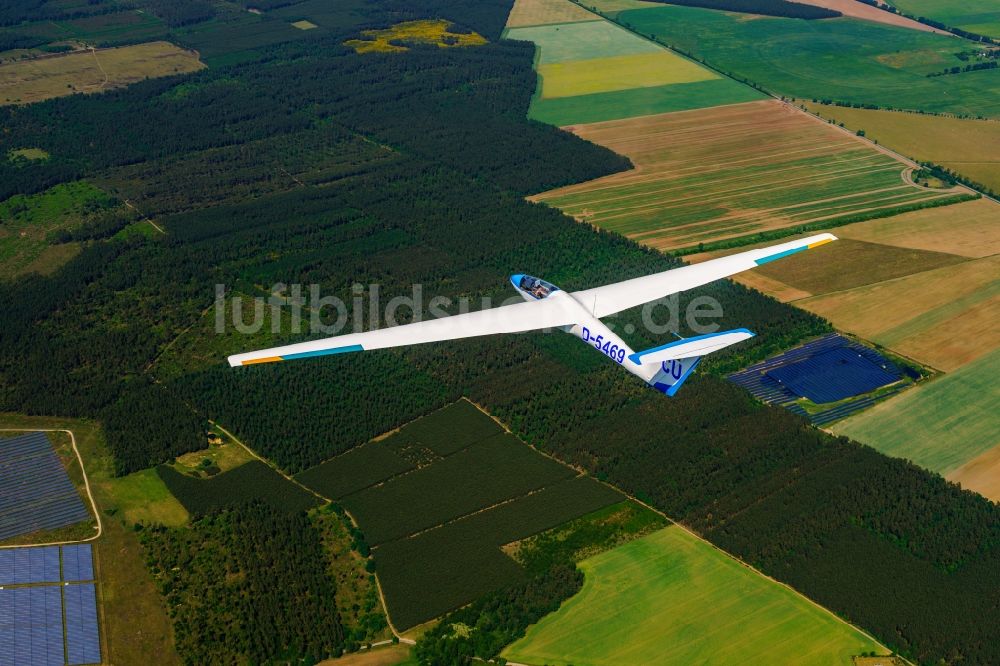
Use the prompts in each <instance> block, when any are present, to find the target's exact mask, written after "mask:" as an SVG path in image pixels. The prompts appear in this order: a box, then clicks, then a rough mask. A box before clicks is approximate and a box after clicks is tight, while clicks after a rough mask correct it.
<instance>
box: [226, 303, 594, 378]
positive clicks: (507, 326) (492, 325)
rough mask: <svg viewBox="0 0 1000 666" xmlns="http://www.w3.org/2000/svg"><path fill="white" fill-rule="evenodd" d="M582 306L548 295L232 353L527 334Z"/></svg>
mask: <svg viewBox="0 0 1000 666" xmlns="http://www.w3.org/2000/svg"><path fill="white" fill-rule="evenodd" d="M578 314H579V305H577V304H576V303H575V302H574V301H572V300H571V299H569V298H546V299H543V300H538V301H530V302H525V303H516V304H514V305H505V306H502V307H498V308H492V309H488V310H477V311H476V312H468V313H465V314H458V315H454V316H451V317H441V318H439V319H428V320H425V321H419V322H414V323H412V324H404V325H402V326H392V327H389V328H380V329H376V330H374V331H367V332H365V333H348V334H347V335H338V336H335V337H332V338H324V339H322V340H310V341H309V342H300V343H297V344H294V345H286V346H284V347H272V348H271V349H262V350H260V351H255V352H247V353H245V354H235V355H233V356H230V357H229V365H231V366H234V367H235V366H240V365H251V364H255V363H272V362H275V361H289V360H292V359H299V358H309V357H312V356H326V355H328V354H343V353H346V352H354V351H364V350H371V349H384V348H386V347H402V346H405V345H418V344H421V343H424V342H438V341H441V340H457V339H460V338H471V337H475V336H479V335H491V334H496V333H521V332H523V331H533V330H537V329H541V328H555V327H557V326H567V325H570V324H573V323H575V321H574V320H575V319H577V318H578V316H577V315H578Z"/></svg>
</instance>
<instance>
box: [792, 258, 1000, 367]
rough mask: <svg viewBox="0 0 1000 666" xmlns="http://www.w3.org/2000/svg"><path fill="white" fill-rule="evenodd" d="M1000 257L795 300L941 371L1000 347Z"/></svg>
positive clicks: (852, 330) (865, 336)
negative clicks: (998, 323)
mask: <svg viewBox="0 0 1000 666" xmlns="http://www.w3.org/2000/svg"><path fill="white" fill-rule="evenodd" d="M998 275H1000V257H997V256H994V257H987V258H985V259H974V260H971V261H966V262H963V263H959V264H955V265H952V266H945V267H942V268H937V269H934V270H930V271H925V272H922V273H916V274H913V275H909V276H906V277H903V278H899V279H895V280H889V281H887V282H881V283H878V284H871V285H866V286H863V287H857V288H854V289H849V290H846V291H840V292H833V293H829V294H824V295H821V296H814V297H812V298H806V299H803V300H800V301H796V305H799V306H800V307H803V308H805V309H806V310H809V311H811V312H815V313H816V314H818V315H820V316H823V317H826V318H827V319H829V320H830V321H832V322H834V323H835V324H836V325H837V326H838V327H839V328H842V329H843V330H846V331H850V332H851V333H855V334H857V335H860V336H862V337H864V338H866V339H868V340H872V341H873V342H876V343H878V344H881V345H884V346H886V347H889V348H890V349H893V350H895V351H897V352H899V353H901V354H903V355H905V356H909V357H911V358H914V359H916V360H918V361H920V362H922V363H926V364H928V365H930V366H932V367H935V368H938V369H940V370H946V371H951V370H956V369H958V368H959V367H961V366H963V365H965V364H966V363H969V362H970V361H973V360H975V359H977V358H979V357H980V356H983V355H984V354H986V353H988V352H990V351H992V350H994V349H996V348H997V347H1000V329H998V328H997V326H996V322H997V321H998V320H1000V278H998V277H997V276H998Z"/></svg>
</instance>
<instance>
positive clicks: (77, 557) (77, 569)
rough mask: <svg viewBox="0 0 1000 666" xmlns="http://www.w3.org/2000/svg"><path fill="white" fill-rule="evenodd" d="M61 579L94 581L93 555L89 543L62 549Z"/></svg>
mask: <svg viewBox="0 0 1000 666" xmlns="http://www.w3.org/2000/svg"><path fill="white" fill-rule="evenodd" d="M62 579H63V580H66V581H80V580H94V553H93V551H92V550H91V548H90V544H89V543H81V544H76V545H73V546H63V547H62Z"/></svg>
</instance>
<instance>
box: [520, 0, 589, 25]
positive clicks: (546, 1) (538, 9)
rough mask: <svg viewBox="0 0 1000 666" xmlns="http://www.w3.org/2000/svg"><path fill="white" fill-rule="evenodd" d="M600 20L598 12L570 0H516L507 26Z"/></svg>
mask: <svg viewBox="0 0 1000 666" xmlns="http://www.w3.org/2000/svg"><path fill="white" fill-rule="evenodd" d="M600 20H601V18H600V17H599V16H597V15H596V14H592V13H591V12H588V11H587V10H586V9H584V8H583V7H580V6H579V5H575V4H573V3H572V2H570V1H569V0H516V1H515V2H514V6H513V7H511V9H510V15H509V16H508V17H507V27H508V28H523V27H525V26H529V25H548V24H550V23H575V22H577V21H600Z"/></svg>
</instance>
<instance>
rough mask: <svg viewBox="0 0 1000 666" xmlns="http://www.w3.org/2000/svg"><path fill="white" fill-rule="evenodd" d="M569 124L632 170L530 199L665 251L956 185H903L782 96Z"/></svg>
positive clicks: (921, 197) (902, 201)
mask: <svg viewBox="0 0 1000 666" xmlns="http://www.w3.org/2000/svg"><path fill="white" fill-rule="evenodd" d="M569 129H571V130H572V131H573V132H574V133H575V134H577V135H578V136H580V137H582V138H584V139H586V140H588V141H591V142H594V143H597V144H599V145H602V146H606V147H608V148H610V149H611V150H614V151H615V152H617V153H621V154H624V155H627V156H628V157H629V158H630V159H631V160H632V162H633V163H634V164H635V165H636V168H635V169H634V170H632V171H628V172H624V173H619V174H615V175H612V176H608V177H606V178H600V179H597V180H593V181H590V182H586V183H581V184H577V185H570V186H568V187H564V188H560V189H557V190H552V191H550V192H545V193H543V194H539V195H536V196H534V197H532V200H535V201H543V202H545V203H548V204H551V205H553V206H556V207H557V208H560V209H561V210H563V211H564V212H566V213H569V214H571V215H573V216H574V217H576V218H577V219H579V220H581V221H585V222H588V223H591V224H595V225H597V226H599V227H602V228H605V229H609V230H612V231H616V232H618V233H621V234H623V235H625V236H628V237H629V238H633V239H635V240H637V241H640V242H642V243H645V244H647V245H650V246H653V247H656V248H660V249H678V248H684V247H690V246H693V245H697V244H698V243H702V242H705V243H707V242H712V241H717V240H721V239H727V238H736V237H741V236H748V235H752V234H755V233H758V232H761V231H767V230H774V229H781V228H786V227H790V226H797V225H802V224H811V223H816V222H820V221H824V220H830V221H835V220H837V219H839V218H844V217H848V216H853V215H858V214H864V213H870V212H873V211H889V210H893V209H896V208H898V207H900V206H904V205H914V204H917V203H921V202H929V201H933V200H935V199H939V198H942V197H948V196H952V194H953V193H952V192H951V191H941V190H926V189H922V188H917V187H915V186H912V185H909V184H907V183H906V182H904V180H903V178H902V172H903V169H904V168H906V167H905V165H903V164H902V163H900V162H899V161H897V160H896V159H895V158H892V157H890V156H888V155H886V154H884V153H882V152H880V151H878V150H875V149H874V148H873V147H871V146H870V145H869V144H867V143H865V142H861V141H859V140H857V139H856V138H854V137H852V136H850V135H849V134H847V133H845V132H843V131H841V130H839V129H837V128H834V127H831V126H829V125H827V124H824V123H822V122H819V121H817V120H816V119H815V118H812V117H810V116H808V115H806V114H803V113H800V112H798V111H796V110H795V109H793V108H791V107H789V106H788V105H786V104H783V103H782V102H778V101H774V100H769V101H761V102H752V103H747V104H737V105H730V106H723V107H718V108H714V109H711V110H700V111H688V112H679V113H669V114H660V115H655V116H646V117H641V118H632V119H627V120H615V121H608V122H601V123H592V124H587V125H576V126H573V127H571V128H569Z"/></svg>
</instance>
